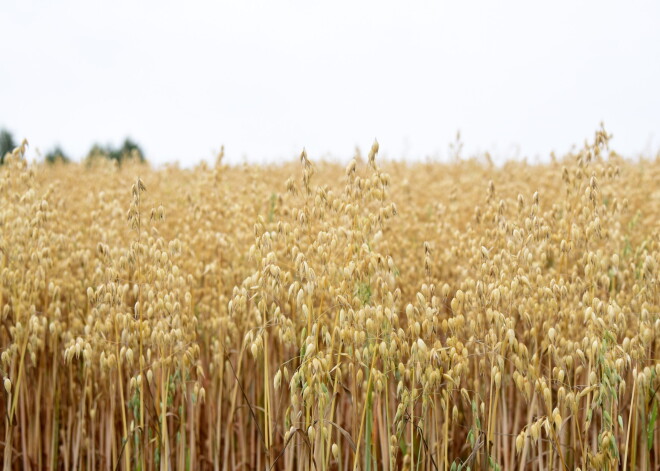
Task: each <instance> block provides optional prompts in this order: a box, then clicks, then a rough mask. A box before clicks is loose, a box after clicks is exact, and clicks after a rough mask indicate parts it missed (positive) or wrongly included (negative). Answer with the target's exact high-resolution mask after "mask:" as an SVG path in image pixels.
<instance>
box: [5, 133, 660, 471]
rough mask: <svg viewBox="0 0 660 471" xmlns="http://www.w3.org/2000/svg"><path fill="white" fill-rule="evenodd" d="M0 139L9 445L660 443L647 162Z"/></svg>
mask: <svg viewBox="0 0 660 471" xmlns="http://www.w3.org/2000/svg"><path fill="white" fill-rule="evenodd" d="M608 141H609V136H608V135H607V134H606V133H605V131H604V130H602V129H601V130H599V131H598V132H597V133H596V136H595V138H594V140H593V141H592V142H590V143H588V144H585V146H584V148H583V149H582V150H580V151H579V152H575V153H572V154H570V155H567V156H565V157H564V158H562V159H559V160H557V159H553V160H552V161H551V162H550V163H548V164H538V165H529V164H526V163H519V162H518V163H516V162H510V163H507V164H505V165H504V166H502V167H499V168H498V167H494V166H493V165H492V164H491V163H490V161H488V160H486V161H485V162H484V161H480V160H478V159H473V160H463V161H456V162H454V163H452V164H439V163H433V164H402V163H381V162H379V160H378V158H377V154H378V144H377V143H374V145H373V146H372V148H371V150H370V151H369V153H368V155H367V157H366V159H364V160H363V158H362V157H361V156H360V154H359V153H358V154H357V155H356V156H355V158H354V159H352V160H351V161H350V162H349V164H348V165H347V166H346V167H341V166H339V165H336V164H329V163H323V162H314V161H313V160H312V159H310V157H309V156H308V155H307V153H306V152H304V151H303V153H302V154H301V156H300V162H294V163H291V164H286V165H281V166H275V167H263V166H255V165H243V166H237V167H229V166H226V165H224V164H223V162H222V157H223V153H222V152H221V154H220V155H219V156H218V159H217V162H216V163H215V165H214V166H212V167H209V166H206V165H201V166H199V167H197V168H195V169H193V170H180V169H176V168H165V169H161V170H152V169H150V168H148V167H146V166H144V165H139V164H137V163H128V164H125V165H122V166H121V167H119V166H117V165H116V164H112V163H107V162H103V161H99V162H95V163H94V164H93V165H92V166H77V165H69V166H61V165H54V166H31V165H27V164H26V163H25V162H24V161H23V160H22V159H21V155H22V153H23V152H24V150H25V144H24V145H23V146H22V147H21V148H19V149H17V150H16V151H15V152H14V155H13V156H11V157H10V158H8V159H7V164H6V165H4V166H2V167H0V307H1V311H0V312H1V316H2V317H1V320H2V328H1V329H0V349H1V353H0V374H1V376H2V380H3V388H2V389H1V391H2V392H1V394H0V407H2V409H3V411H5V417H4V419H3V420H2V421H0V440H2V444H3V447H2V449H3V450H4V454H3V460H4V466H5V469H73V468H76V469H77V468H80V469H125V470H128V469H222V470H228V469H282V470H297V471H302V470H311V469H316V470H332V469H362V470H367V469H388V470H395V469H401V470H403V469H410V470H422V469H438V470H440V469H446V470H452V469H453V470H459V469H461V470H467V469H519V470H523V469H539V470H554V469H556V470H564V469H571V470H572V469H578V468H579V469H582V470H587V469H630V470H633V469H644V470H650V469H656V468H657V467H658V466H660V438H659V437H658V435H659V433H660V430H656V429H659V428H660V427H658V425H657V423H658V421H657V416H658V406H659V401H660V399H659V398H660V377H659V376H660V345H659V343H658V341H657V338H658V334H660V316H659V314H658V307H659V304H660V290H659V289H658V285H657V283H658V267H659V263H660V248H659V246H658V244H659V240H660V239H659V238H658V235H659V234H658V232H659V229H660V224H659V223H658V221H660V187H659V186H658V184H657V181H660V163H659V161H658V160H657V159H656V160H640V161H637V162H630V161H626V160H624V159H622V158H621V157H619V156H618V155H617V154H616V153H614V152H612V151H610V150H609V148H608Z"/></svg>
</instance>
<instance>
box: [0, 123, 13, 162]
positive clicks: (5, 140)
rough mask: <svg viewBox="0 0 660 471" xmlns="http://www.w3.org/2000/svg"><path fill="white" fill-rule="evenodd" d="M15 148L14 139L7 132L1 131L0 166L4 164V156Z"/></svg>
mask: <svg viewBox="0 0 660 471" xmlns="http://www.w3.org/2000/svg"><path fill="white" fill-rule="evenodd" d="M16 147H17V145H16V143H15V142H14V137H13V136H12V135H11V133H10V132H9V131H7V130H6V129H3V130H2V131H0V165H2V164H4V163H5V155H6V154H7V153H9V152H11V151H13V150H14V149H15V148H16Z"/></svg>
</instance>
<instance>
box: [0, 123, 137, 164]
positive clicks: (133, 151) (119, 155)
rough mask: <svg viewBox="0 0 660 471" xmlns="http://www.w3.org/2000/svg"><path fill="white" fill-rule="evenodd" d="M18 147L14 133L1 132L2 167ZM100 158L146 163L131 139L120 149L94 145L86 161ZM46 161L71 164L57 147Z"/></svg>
mask: <svg viewBox="0 0 660 471" xmlns="http://www.w3.org/2000/svg"><path fill="white" fill-rule="evenodd" d="M16 147H18V143H17V142H16V141H15V140H14V136H13V135H12V133H11V132H9V131H8V130H6V129H2V130H0V165H2V164H4V162H5V158H6V156H7V154H11V152H12V151H13V150H14V149H15V148H16ZM98 158H105V159H110V160H115V161H117V162H119V163H121V162H123V161H124V160H126V159H133V160H139V161H140V162H146V158H145V156H144V152H143V151H142V149H141V148H140V146H139V145H138V144H137V143H136V142H134V141H133V140H132V139H130V138H126V139H124V142H123V143H122V144H121V145H120V146H119V147H114V146H112V145H105V146H103V145H100V144H94V145H93V146H92V148H91V149H90V150H89V152H87V155H86V156H85V159H84V160H85V161H90V162H91V161H92V160H94V159H98ZM44 161H45V162H47V163H49V164H54V163H56V162H62V163H69V162H70V161H71V158H70V157H69V155H68V154H67V153H66V152H64V150H62V148H61V147H60V146H55V147H53V148H52V149H50V150H49V151H48V152H47V153H46V154H45V155H44Z"/></svg>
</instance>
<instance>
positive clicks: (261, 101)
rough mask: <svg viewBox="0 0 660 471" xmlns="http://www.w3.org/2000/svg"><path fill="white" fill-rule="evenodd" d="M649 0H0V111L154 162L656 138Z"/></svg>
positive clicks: (654, 19)
mask: <svg viewBox="0 0 660 471" xmlns="http://www.w3.org/2000/svg"><path fill="white" fill-rule="evenodd" d="M659 25H660V2H657V1H629V2H623V1H602V0H600V1H577V2H576V1H563V0H562V1H558V0H553V1H552V2H543V3H541V2H535V1H529V0H525V1H515V2H514V1H508V0H507V1H502V0H500V1H492V0H482V1H452V2H449V1H436V2H422V1H410V0H408V1H391V0H380V1H373V2H372V1H358V0H353V1H337V0H333V1H325V2H321V1H312V0H306V1H302V0H300V1H277V0H266V1H252V0H240V1H232V2H229V1H215V2H195V1H188V2H170V1H165V0H159V1H142V0H139V1H138V0H132V1H124V0H120V1H117V0H113V1H92V0H86V1H57V2H55V1H49V0H43V1H20V0H16V1H14V0H9V1H8V0H2V2H1V3H0V127H6V128H8V129H9V130H10V131H12V132H13V134H14V137H15V138H16V140H20V139H21V138H22V137H27V138H28V139H29V140H30V142H31V143H32V145H33V146H32V151H33V152H34V150H35V148H39V149H40V150H41V151H42V152H45V151H47V150H49V149H50V148H51V147H52V146H53V145H55V144H56V143H59V144H60V145H62V147H63V148H64V150H65V151H66V152H67V153H68V154H69V155H71V156H73V157H75V158H80V157H82V156H84V155H85V154H86V152H87V150H88V149H89V148H90V147H91V145H92V144H93V143H94V142H100V143H102V144H106V143H112V144H115V145H118V144H119V143H120V142H121V141H122V140H123V138H124V137H125V136H126V135H129V136H131V137H132V138H133V139H135V140H136V141H137V142H138V143H139V144H140V145H141V146H142V148H143V149H144V150H145V153H146V154H147V157H148V158H149V160H150V161H151V162H153V163H164V162H172V161H179V162H181V163H182V164H184V165H189V164H193V163H195V162H198V161H199V160H201V159H209V160H210V159H212V156H213V155H214V152H215V151H217V150H218V149H219V147H220V145H221V144H224V145H225V147H226V152H227V158H228V160H229V161H230V162H235V163H236V162H241V161H242V160H243V158H244V156H247V159H248V160H250V161H255V162H264V161H268V162H273V161H278V160H281V159H289V158H292V157H294V156H296V155H297V154H299V152H300V150H301V149H302V147H306V148H307V151H308V153H309V154H310V156H311V157H312V158H315V157H316V158H318V157H320V156H328V155H330V156H335V157H339V158H341V159H342V160H345V159H347V158H349V157H350V156H351V155H352V154H353V151H354V148H355V146H356V145H358V146H360V147H361V148H362V149H363V151H366V150H368V148H369V146H370V145H371V142H372V141H373V139H374V138H378V141H379V142H380V144H381V152H382V153H383V154H384V155H385V156H387V157H390V158H413V159H423V158H425V157H427V156H436V157H437V156H439V157H446V156H447V154H448V150H447V149H448V144H449V143H450V142H451V141H452V140H453V139H454V136H455V134H456V131H457V130H460V131H461V134H462V138H463V141H464V143H465V147H464V150H465V153H466V154H470V153H474V152H478V151H485V150H489V151H491V153H492V154H494V155H495V157H496V158H497V159H498V160H500V161H501V160H502V159H504V158H507V157H508V158H511V157H523V156H528V157H531V158H534V157H537V156H539V157H541V158H545V157H547V155H548V154H549V152H550V151H551V150H555V151H557V152H563V151H566V150H568V149H569V148H570V146H571V145H572V144H577V145H581V144H582V143H583V142H584V139H585V138H591V137H592V135H593V132H594V130H595V129H596V128H597V126H598V124H599V122H600V121H601V120H604V121H605V124H606V128H607V129H608V130H609V131H610V132H612V133H613V134H614V140H613V147H614V148H615V149H617V150H618V151H619V152H621V153H624V154H627V155H630V156H633V155H637V154H638V153H639V152H647V153H650V152H653V153H655V152H656V151H657V150H658V148H660V135H659V133H660V27H659Z"/></svg>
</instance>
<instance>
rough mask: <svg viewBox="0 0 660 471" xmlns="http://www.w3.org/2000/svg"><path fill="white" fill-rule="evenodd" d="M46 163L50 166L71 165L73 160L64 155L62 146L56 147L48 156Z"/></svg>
mask: <svg viewBox="0 0 660 471" xmlns="http://www.w3.org/2000/svg"><path fill="white" fill-rule="evenodd" d="M45 161H46V162H47V163H49V164H54V163H55V162H62V163H65V164H66V163H69V162H70V161H71V159H69V157H68V156H67V155H66V154H65V153H64V151H63V150H62V149H61V148H60V146H56V147H55V148H54V149H53V150H51V151H50V152H48V153H47V154H46V158H45Z"/></svg>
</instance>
